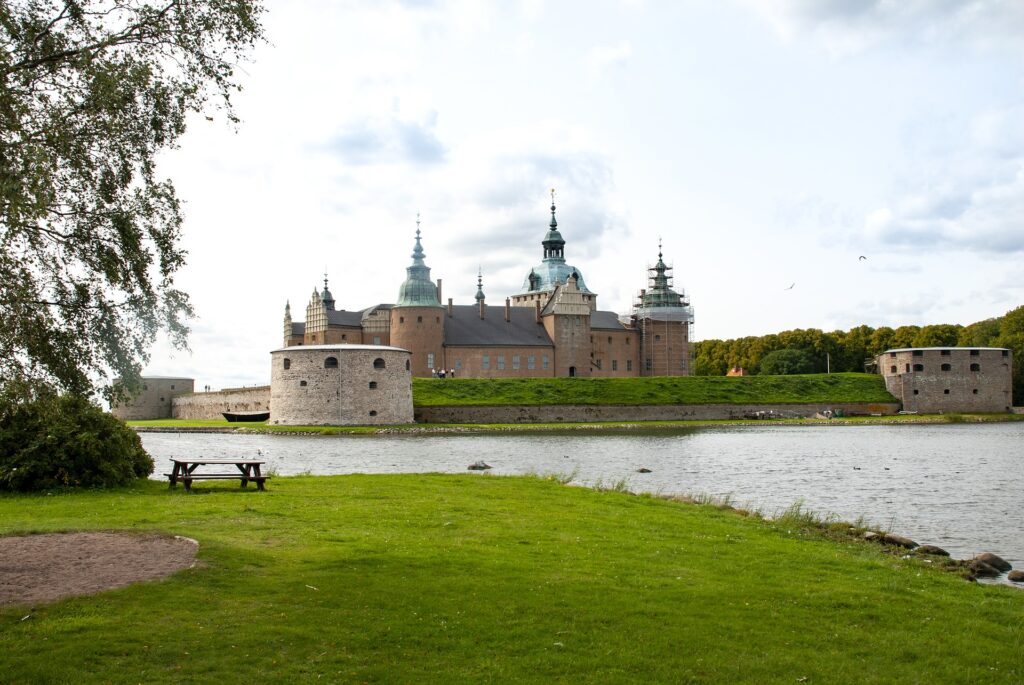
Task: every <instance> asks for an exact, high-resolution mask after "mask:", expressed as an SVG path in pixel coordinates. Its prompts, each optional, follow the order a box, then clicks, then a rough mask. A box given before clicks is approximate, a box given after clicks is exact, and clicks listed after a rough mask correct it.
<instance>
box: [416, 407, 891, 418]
mask: <svg viewBox="0 0 1024 685" xmlns="http://www.w3.org/2000/svg"><path fill="white" fill-rule="evenodd" d="M827 410H830V411H832V412H836V411H837V410H838V411H842V412H843V413H844V414H846V415H856V414H884V415H889V414H895V413H896V412H897V411H898V410H899V405H898V404H896V403H894V402H887V403H870V404H867V403H863V404H862V403H843V404H687V405H646V406H639V407H638V406H623V405H601V406H582V405H558V406H501V407H483V406H477V407H474V406H448V407H417V408H416V420H417V421H418V422H422V423H538V422H539V423H563V422H566V423H572V422H588V421H680V420H691V421H698V420H699V421H711V420H719V419H742V418H744V417H745V416H746V415H749V414H754V413H756V412H774V413H775V414H776V415H779V416H783V417H796V416H802V417H807V416H814V415H815V414H818V413H822V412H825V411H827Z"/></svg>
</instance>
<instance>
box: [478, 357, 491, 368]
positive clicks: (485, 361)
mask: <svg viewBox="0 0 1024 685" xmlns="http://www.w3.org/2000/svg"><path fill="white" fill-rule="evenodd" d="M480 368H481V369H483V370H484V371H489V370H490V368H491V356H490V355H489V354H485V355H483V357H481V358H480Z"/></svg>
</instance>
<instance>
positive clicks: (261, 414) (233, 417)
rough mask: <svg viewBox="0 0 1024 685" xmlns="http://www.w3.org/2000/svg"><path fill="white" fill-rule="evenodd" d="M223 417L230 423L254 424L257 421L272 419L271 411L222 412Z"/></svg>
mask: <svg viewBox="0 0 1024 685" xmlns="http://www.w3.org/2000/svg"><path fill="white" fill-rule="evenodd" d="M221 416H223V417H224V419H225V420H226V421H227V422H228V423H253V422H257V421H266V420H267V419H269V418H270V412H269V411H224V412H221Z"/></svg>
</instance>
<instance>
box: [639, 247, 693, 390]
mask: <svg viewBox="0 0 1024 685" xmlns="http://www.w3.org/2000/svg"><path fill="white" fill-rule="evenodd" d="M672 270H673V268H672V266H670V265H667V264H665V262H664V261H663V259H662V256H661V250H660V246H659V251H658V262H657V263H656V264H655V265H654V266H650V265H648V267H647V285H648V287H647V288H645V289H643V290H641V291H640V292H639V293H637V294H636V297H635V298H634V300H633V311H632V315H631V318H632V323H633V326H634V327H635V328H637V329H639V330H640V333H641V335H640V340H641V349H640V373H641V375H652V372H653V371H654V369H655V368H657V367H658V366H661V368H663V369H665V370H669V369H675V368H679V369H680V370H682V371H683V374H682V375H686V376H689V375H691V374H692V373H693V345H692V344H690V341H692V340H693V331H694V328H693V323H694V317H693V307H692V306H691V305H690V301H689V299H688V298H687V297H686V292H685V291H683V290H679V291H676V290H674V289H673V288H672V285H673V276H672ZM674 326H683V327H685V328H686V331H685V335H684V340H686V346H685V351H684V352H683V353H682V354H681V355H680V358H679V359H678V362H679V366H678V367H676V366H674V365H673V362H675V361H677V360H676V359H674V358H672V357H673V355H674V354H678V350H672V349H671V347H670V346H669V345H668V344H666V345H664V349H663V350H661V352H660V355H661V356H662V357H663V358H661V359H654V358H652V357H648V356H647V355H648V349H649V348H651V347H652V345H651V344H650V340H651V336H657V335H659V334H664V335H665V336H666V341H668V340H671V339H672V338H671V337H669V333H670V332H671V328H672V327H674ZM659 361H660V362H661V364H660V365H659V364H658V362H659Z"/></svg>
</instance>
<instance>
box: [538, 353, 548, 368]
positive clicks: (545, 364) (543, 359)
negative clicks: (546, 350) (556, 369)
mask: <svg viewBox="0 0 1024 685" xmlns="http://www.w3.org/2000/svg"><path fill="white" fill-rule="evenodd" d="M540 362H541V366H542V367H543V368H545V369H546V368H548V356H547V355H546V354H545V355H544V356H543V357H541V358H540Z"/></svg>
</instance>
